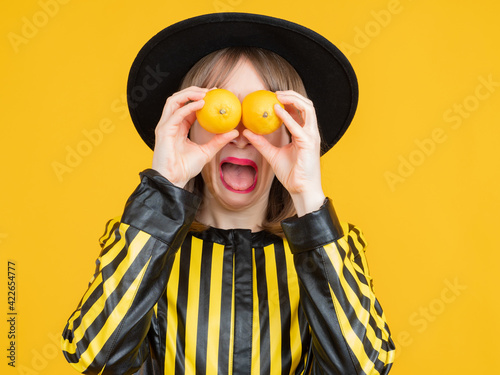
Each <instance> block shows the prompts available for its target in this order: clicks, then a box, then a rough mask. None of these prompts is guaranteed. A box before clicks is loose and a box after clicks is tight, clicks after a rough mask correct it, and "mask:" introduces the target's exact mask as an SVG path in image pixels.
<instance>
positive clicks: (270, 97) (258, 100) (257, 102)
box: [241, 90, 285, 134]
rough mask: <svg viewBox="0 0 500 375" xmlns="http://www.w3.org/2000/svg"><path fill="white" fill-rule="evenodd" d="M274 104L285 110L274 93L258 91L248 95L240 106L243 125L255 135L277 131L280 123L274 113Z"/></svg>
mask: <svg viewBox="0 0 500 375" xmlns="http://www.w3.org/2000/svg"><path fill="white" fill-rule="evenodd" d="M275 104H279V105H280V106H281V107H282V108H285V107H284V106H283V104H281V103H280V102H279V101H278V98H277V97H276V94H275V93H274V92H271V91H267V90H258V91H254V92H252V93H250V94H248V95H247V96H246V97H245V99H243V103H242V104H241V121H242V122H243V125H245V127H246V128H247V129H250V130H251V131H253V132H254V133H256V134H269V133H272V132H273V131H275V130H277V129H278V128H279V127H280V126H281V122H282V121H281V119H280V118H279V117H278V115H276V113H275V112H274V105H275Z"/></svg>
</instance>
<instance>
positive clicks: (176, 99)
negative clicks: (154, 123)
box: [161, 86, 208, 120]
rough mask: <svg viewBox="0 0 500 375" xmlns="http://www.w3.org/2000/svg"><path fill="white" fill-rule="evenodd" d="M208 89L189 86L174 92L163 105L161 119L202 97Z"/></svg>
mask: <svg viewBox="0 0 500 375" xmlns="http://www.w3.org/2000/svg"><path fill="white" fill-rule="evenodd" d="M207 91H208V89H205V88H201V87H197V86H191V87H188V88H186V89H184V90H181V91H178V92H176V93H174V94H173V95H172V96H170V97H168V98H167V101H166V102H165V106H164V107H163V112H162V116H161V119H165V120H166V119H168V117H170V116H171V115H172V114H173V113H174V112H175V111H176V110H177V109H179V108H181V107H183V106H185V105H186V104H189V103H190V102H194V101H198V100H200V99H203V98H204V97H205V95H206V93H207Z"/></svg>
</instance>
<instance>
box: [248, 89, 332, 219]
mask: <svg viewBox="0 0 500 375" xmlns="http://www.w3.org/2000/svg"><path fill="white" fill-rule="evenodd" d="M276 94H277V96H278V100H279V102H280V103H282V104H283V105H284V106H285V108H286V110H285V109H283V108H281V107H280V106H279V105H277V104H276V105H275V108H274V109H275V111H276V114H277V115H278V117H280V118H281V120H283V123H284V124H285V126H286V128H287V129H288V131H289V132H290V134H291V135H292V139H291V142H290V143H289V144H287V145H286V146H283V147H276V146H274V145H272V144H271V143H270V142H269V141H268V140H267V139H266V138H265V137H264V136H262V135H257V134H254V133H253V132H251V131H250V130H248V129H245V130H244V132H243V134H244V136H245V137H246V138H247V139H248V140H249V141H250V142H251V143H252V144H253V145H254V147H255V148H256V149H257V150H258V151H259V152H260V153H261V154H262V156H263V157H264V158H265V159H266V160H267V162H268V163H269V164H270V166H271V168H272V169H273V171H274V173H275V175H276V177H277V178H278V180H279V181H280V182H281V183H282V184H283V186H284V187H285V188H286V189H287V190H288V192H289V193H290V195H291V196H292V200H293V202H294V204H295V208H296V210H297V214H298V216H303V215H305V214H306V213H309V212H312V211H315V210H317V209H319V208H320V207H321V205H322V204H323V202H324V200H325V195H324V193H323V188H322V186H321V169H320V147H321V138H320V135H319V130H318V123H317V120H316V111H315V110H314V106H313V103H312V101H311V100H309V99H307V98H305V97H304V96H302V95H300V94H298V93H297V92H295V91H292V90H289V91H277V92H276Z"/></svg>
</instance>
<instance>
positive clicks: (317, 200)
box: [291, 189, 326, 217]
mask: <svg viewBox="0 0 500 375" xmlns="http://www.w3.org/2000/svg"><path fill="white" fill-rule="evenodd" d="M291 197H292V201H293V204H294V206H295V210H296V211H297V216H298V217H301V216H304V215H306V214H308V213H310V212H313V211H317V210H319V209H320V208H321V206H322V205H323V203H324V202H325V198H326V196H325V194H324V193H323V189H319V190H318V191H307V192H302V193H296V194H291Z"/></svg>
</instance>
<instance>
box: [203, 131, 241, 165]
mask: <svg viewBox="0 0 500 375" xmlns="http://www.w3.org/2000/svg"><path fill="white" fill-rule="evenodd" d="M238 135H239V132H238V130H236V129H233V130H231V131H230V132H227V133H222V134H217V135H215V136H214V137H213V138H212V139H211V140H210V141H209V142H207V143H205V144H204V145H200V148H201V149H202V150H203V152H204V153H205V155H207V157H208V160H211V159H212V158H213V157H214V156H215V154H216V153H217V152H219V151H220V149H221V148H222V147H224V146H225V145H227V144H228V143H229V142H231V141H232V140H233V139H234V138H236V137H237V136H238Z"/></svg>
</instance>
